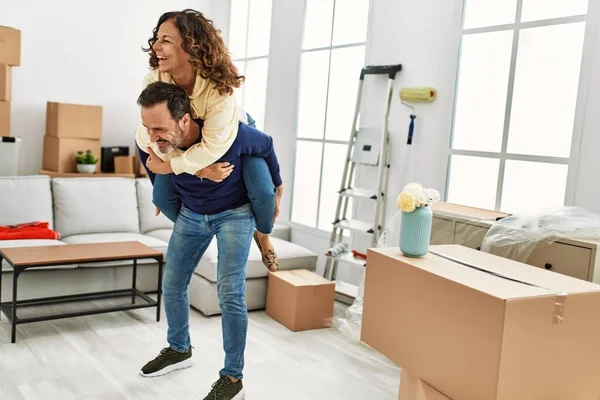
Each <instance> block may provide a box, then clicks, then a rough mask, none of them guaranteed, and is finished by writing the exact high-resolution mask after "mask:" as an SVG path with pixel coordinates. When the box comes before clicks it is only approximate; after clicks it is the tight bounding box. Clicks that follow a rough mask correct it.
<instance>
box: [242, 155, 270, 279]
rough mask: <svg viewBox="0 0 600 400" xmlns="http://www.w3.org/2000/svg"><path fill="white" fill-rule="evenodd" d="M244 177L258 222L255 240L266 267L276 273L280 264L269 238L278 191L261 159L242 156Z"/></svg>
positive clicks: (265, 163) (265, 164)
mask: <svg viewBox="0 0 600 400" xmlns="http://www.w3.org/2000/svg"><path fill="white" fill-rule="evenodd" d="M242 176H243V177H244V183H245V184H246V189H247V190H248V198H249V199H250V205H251V207H252V212H253V213H254V218H255V220H256V230H257V232H256V233H255V234H254V240H255V241H256V244H257V245H258V248H259V249H260V252H261V253H262V256H263V257H262V258H263V263H264V264H265V266H266V267H267V268H268V269H269V270H271V271H276V270H277V269H278V268H279V263H278V260H277V254H276V253H275V249H274V248H273V245H272V244H271V241H270V238H269V234H270V233H271V232H272V231H273V220H274V219H275V193H276V189H275V186H274V185H273V179H272V178H271V173H270V172H269V167H268V166H267V162H266V161H265V159H264V158H261V157H253V156H242Z"/></svg>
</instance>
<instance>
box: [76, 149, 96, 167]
mask: <svg viewBox="0 0 600 400" xmlns="http://www.w3.org/2000/svg"><path fill="white" fill-rule="evenodd" d="M75 161H76V162H77V164H96V163H97V162H98V161H99V159H98V158H96V157H94V155H93V154H92V151H91V150H86V152H85V154H84V153H83V151H78V152H77V157H75Z"/></svg>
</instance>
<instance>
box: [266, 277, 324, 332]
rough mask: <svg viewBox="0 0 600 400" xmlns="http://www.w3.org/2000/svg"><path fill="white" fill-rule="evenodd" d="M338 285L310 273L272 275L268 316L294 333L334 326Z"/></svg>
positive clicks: (268, 294)
mask: <svg viewBox="0 0 600 400" xmlns="http://www.w3.org/2000/svg"><path fill="white" fill-rule="evenodd" d="M334 298H335V283H333V282H331V281H329V280H327V279H325V278H323V277H321V276H319V275H317V274H315V273H313V272H310V271H308V270H302V269H300V270H292V271H278V272H271V273H269V282H268V288H267V315H269V316H270V317H271V318H273V319H274V320H276V321H278V322H279V323H281V324H282V325H284V326H286V327H288V328H289V329H290V330H292V331H303V330H308V329H319V328H326V327H330V326H331V319H332V318H333V307H334Z"/></svg>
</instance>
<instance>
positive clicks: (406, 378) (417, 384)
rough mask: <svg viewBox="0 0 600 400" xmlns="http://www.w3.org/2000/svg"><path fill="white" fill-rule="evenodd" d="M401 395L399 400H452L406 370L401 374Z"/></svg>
mask: <svg viewBox="0 0 600 400" xmlns="http://www.w3.org/2000/svg"><path fill="white" fill-rule="evenodd" d="M399 393H400V395H399V396H398V400H451V399H450V398H449V397H446V396H444V395H443V394H442V393H440V392H439V391H437V390H435V389H434V388H433V387H431V386H429V385H428V384H427V383H425V382H423V381H422V380H420V379H419V378H417V377H416V376H414V375H413V374H411V373H410V372H409V371H407V370H405V369H403V370H402V371H401V372H400V390H399Z"/></svg>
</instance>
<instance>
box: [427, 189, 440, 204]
mask: <svg viewBox="0 0 600 400" xmlns="http://www.w3.org/2000/svg"><path fill="white" fill-rule="evenodd" d="M425 196H426V197H427V203H436V202H438V201H440V192H438V191H437V190H435V189H425Z"/></svg>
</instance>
